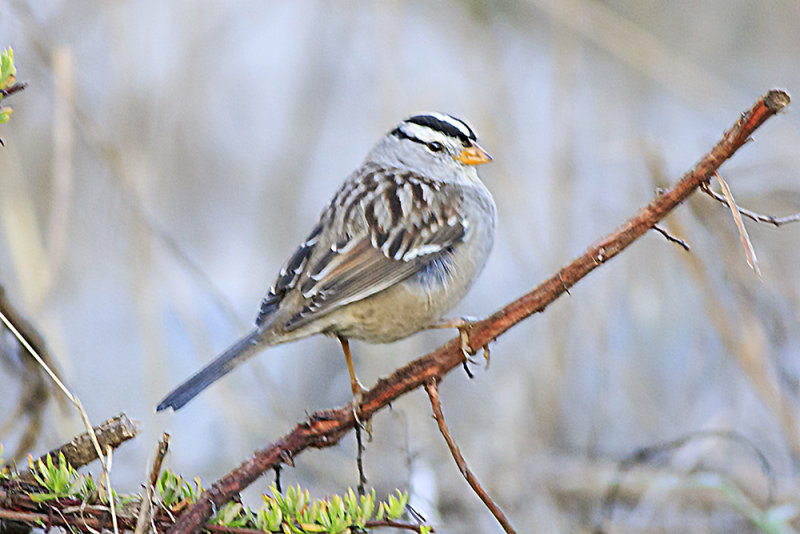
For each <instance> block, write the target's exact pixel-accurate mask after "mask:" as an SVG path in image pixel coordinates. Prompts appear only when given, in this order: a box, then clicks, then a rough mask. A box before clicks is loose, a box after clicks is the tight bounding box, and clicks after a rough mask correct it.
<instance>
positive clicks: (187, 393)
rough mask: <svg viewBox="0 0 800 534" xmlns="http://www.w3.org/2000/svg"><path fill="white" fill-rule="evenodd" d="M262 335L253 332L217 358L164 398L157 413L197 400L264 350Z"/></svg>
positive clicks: (258, 330)
mask: <svg viewBox="0 0 800 534" xmlns="http://www.w3.org/2000/svg"><path fill="white" fill-rule="evenodd" d="M262 334H263V330H262V329H260V328H256V329H253V330H251V331H250V332H249V333H248V334H247V335H246V336H244V337H243V338H241V339H239V340H238V341H237V342H236V343H234V344H233V345H231V346H230V347H228V348H227V349H226V350H225V352H223V353H222V354H220V355H219V356H217V358H216V359H215V360H214V361H212V362H211V363H209V364H208V365H206V366H205V367H203V368H202V369H201V370H200V371H198V372H197V373H196V374H195V375H194V376H192V377H191V378H190V379H189V380H187V381H186V382H184V383H183V384H181V385H180V386H178V387H177V388H176V389H175V390H173V391H172V393H170V394H169V395H167V396H166V397H164V400H162V401H161V403H160V404H159V405H158V407H157V408H156V411H159V412H160V411H161V410H166V409H167V408H172V409H173V410H179V409H180V408H181V407H182V406H183V405H184V404H186V403H187V402H189V401H190V400H192V399H193V398H195V396H197V394H198V393H200V392H201V391H203V390H204V389H206V388H207V387H208V386H210V385H211V384H213V383H214V382H216V381H217V380H219V379H220V378H222V377H223V376H225V375H226V374H228V373H230V372H231V371H233V369H234V368H235V367H237V366H238V365H239V364H240V363H243V362H244V361H245V360H247V359H248V358H250V357H251V356H253V355H255V354H256V353H257V352H259V351H260V350H261V349H263V348H264V344H263V343H261V342H260V341H261V336H262Z"/></svg>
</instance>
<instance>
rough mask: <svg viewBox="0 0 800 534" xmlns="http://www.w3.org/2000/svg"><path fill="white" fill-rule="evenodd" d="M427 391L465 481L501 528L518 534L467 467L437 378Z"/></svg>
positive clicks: (440, 428) (443, 434) (440, 426)
mask: <svg viewBox="0 0 800 534" xmlns="http://www.w3.org/2000/svg"><path fill="white" fill-rule="evenodd" d="M425 391H426V392H427V393H428V398H429V399H430V400H431V408H432V409H433V418H434V419H436V424H437V425H439V432H441V433H442V437H444V441H445V442H446V443H447V448H448V449H450V454H452V455H453V460H455V462H456V465H457V466H458V470H459V471H461V474H462V475H464V478H465V479H467V484H469V487H471V488H472V491H474V492H475V494H476V495H477V496H478V498H479V499H480V500H481V501H483V504H485V505H486V508H488V509H489V511H490V512H492V515H493V516H494V517H495V519H497V522H498V523H500V526H502V527H503V530H505V531H506V532H508V533H512V532H513V533H514V534H516V532H517V531H516V530H514V527H512V526H511V523H510V522H509V520H508V518H507V517H506V514H504V513H503V511H502V510H501V509H500V507H499V506H497V504H495V502H494V501H493V500H492V498H491V497H490V496H489V494H488V493H486V490H485V489H483V487H482V486H481V483H480V482H478V479H477V478H476V477H475V475H474V474H473V473H472V471H470V469H469V466H467V461H466V460H465V459H464V456H463V455H462V454H461V451H460V450H459V448H458V445H457V444H456V442H455V440H454V439H453V436H451V435H450V429H449V428H447V423H446V422H445V420H444V413H443V412H442V403H441V401H440V400H439V385H438V383H437V382H436V379H435V378H431V379H430V380H428V382H427V383H426V384H425Z"/></svg>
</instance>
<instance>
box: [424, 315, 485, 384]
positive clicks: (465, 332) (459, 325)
mask: <svg viewBox="0 0 800 534" xmlns="http://www.w3.org/2000/svg"><path fill="white" fill-rule="evenodd" d="M475 321H476V319H474V318H472V317H459V318H457V319H440V320H439V321H437V322H435V323H431V324H429V325H428V326H426V327H425V328H426V329H434V328H436V329H438V328H456V329H458V333H459V334H460V335H461V352H462V353H463V354H464V370H465V371H466V372H467V376H469V377H470V378H472V372H470V370H469V368H468V367H467V362H469V363H473V364H477V362H475V361H474V360H473V359H472V356H474V355H475V353H474V352H473V351H472V349H471V348H470V341H469V330H470V329H471V328H472V325H473V324H474V323H475ZM483 357H484V359H485V360H486V367H489V346H488V345H486V346H484V347H483Z"/></svg>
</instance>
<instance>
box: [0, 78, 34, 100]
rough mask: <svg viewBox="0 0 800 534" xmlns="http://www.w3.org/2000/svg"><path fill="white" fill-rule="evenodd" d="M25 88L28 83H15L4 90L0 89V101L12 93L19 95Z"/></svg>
mask: <svg viewBox="0 0 800 534" xmlns="http://www.w3.org/2000/svg"><path fill="white" fill-rule="evenodd" d="M26 87H28V82H17V83H15V84H14V85H12V86H10V87H6V88H5V89H0V100H2V99H3V98H6V97H7V96H11V95H13V94H14V93H19V92H20V91H22V90H23V89H25V88H26Z"/></svg>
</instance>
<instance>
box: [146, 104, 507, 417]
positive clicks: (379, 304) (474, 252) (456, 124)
mask: <svg viewBox="0 0 800 534" xmlns="http://www.w3.org/2000/svg"><path fill="white" fill-rule="evenodd" d="M488 161H491V158H490V157H489V155H488V154H487V153H486V152H485V151H484V150H483V149H482V148H481V147H480V145H478V143H477V140H476V137H475V133H474V132H473V131H472V129H471V128H470V127H469V126H468V125H467V124H466V123H465V122H464V121H461V120H459V119H456V118H454V117H451V116H449V115H445V114H442V113H425V114H421V115H415V116H413V117H410V118H408V119H406V120H404V121H403V122H401V123H400V124H399V125H398V126H397V127H396V128H394V129H393V130H392V131H391V132H389V133H388V134H387V135H386V136H385V137H384V138H383V139H381V141H380V142H379V143H378V144H377V145H376V146H375V147H374V148H373V149H372V151H371V152H370V153H369V154H368V155H367V158H366V160H365V162H364V164H363V165H361V167H360V168H358V169H357V170H356V171H355V172H354V173H353V174H351V175H350V177H349V178H347V180H345V182H344V184H343V185H342V186H341V188H340V189H339V191H338V192H337V193H336V195H334V197H333V199H332V200H331V202H330V204H329V205H328V207H327V208H325V210H324V211H323V212H322V216H321V217H320V219H319V222H318V223H317V225H316V226H315V227H314V229H313V230H312V231H311V233H310V234H309V235H308V237H307V238H306V239H305V240H304V241H303V242H302V243H301V244H300V246H299V247H298V248H297V250H296V251H295V252H294V254H292V256H291V257H290V258H289V260H288V261H287V262H286V264H285V265H284V266H283V268H282V269H281V271H280V274H279V275H278V278H277V280H276V281H275V283H274V284H273V285H272V287H271V288H270V290H269V293H267V296H266V297H265V298H264V300H263V302H262V303H261V310H260V312H259V314H258V317H257V318H256V327H255V328H254V329H253V330H251V331H250V332H249V333H248V334H247V335H245V336H244V337H243V338H241V339H240V340H238V341H236V342H235V343H234V344H233V345H232V346H231V347H229V348H228V349H227V350H226V351H225V352H223V353H222V354H221V355H220V356H218V357H217V358H216V359H215V360H214V361H212V362H211V363H210V364H208V365H207V366H206V367H204V368H203V369H202V370H200V371H199V372H198V373H197V374H195V375H194V376H192V377H191V378H190V379H189V380H187V381H186V382H184V383H183V384H181V385H180V386H179V387H178V388H177V389H175V390H174V391H173V392H172V393H170V394H169V395H167V396H166V398H164V400H163V401H161V403H160V404H159V405H158V410H159V411H160V410H164V409H166V408H168V407H172V408H173V409H175V410H177V409H179V408H180V407H182V406H183V405H184V404H186V403H187V402H189V400H191V399H192V398H193V397H194V396H195V395H197V394H198V393H200V392H201V391H202V390H203V389H205V388H206V387H208V386H209V385H210V384H211V383H213V382H214V381H216V380H217V379H219V378H220V377H222V376H223V375H225V374H226V373H228V372H230V371H231V370H232V369H233V368H234V367H236V366H237V365H239V364H240V363H242V362H243V361H245V360H246V359H247V358H249V357H250V356H253V355H254V354H256V353H257V352H259V351H260V350H262V349H263V348H265V347H267V346H270V345H276V344H278V343H284V342H287V341H292V340H295V339H300V338H303V337H306V336H310V335H313V334H319V333H322V334H328V335H333V336H337V337H339V339H340V341H341V342H342V348H343V349H344V351H345V356H346V358H347V363H348V370H349V371H350V378H351V384H352V386H353V389H354V394H356V393H357V391H356V390H357V387H358V381H357V379H356V377H355V372H354V371H353V365H352V359H351V358H350V351H349V345H348V343H347V339H348V338H354V339H362V340H365V341H368V342H371V343H388V342H391V341H395V340H398V339H401V338H404V337H406V336H409V335H411V334H413V333H415V332H418V331H420V330H422V329H425V328H428V327H431V326H433V325H434V324H435V323H436V321H438V320H439V319H440V318H441V317H442V315H443V314H444V313H446V312H447V311H448V310H450V309H451V308H452V307H453V306H454V305H455V304H456V303H457V302H458V301H459V300H461V298H462V297H463V296H464V295H465V294H466V292H467V290H468V289H469V287H470V286H471V284H472V281H473V280H474V279H475V277H476V276H477V275H478V273H480V271H481V270H482V269H483V266H484V264H485V262H486V259H487V257H488V255H489V251H490V249H491V248H492V243H493V241H494V227H495V205H494V200H493V199H492V195H491V194H490V193H489V191H488V190H487V189H486V186H484V185H483V183H482V182H481V181H480V179H479V178H478V173H477V171H476V169H475V166H476V165H479V164H481V163H486V162H488Z"/></svg>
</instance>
